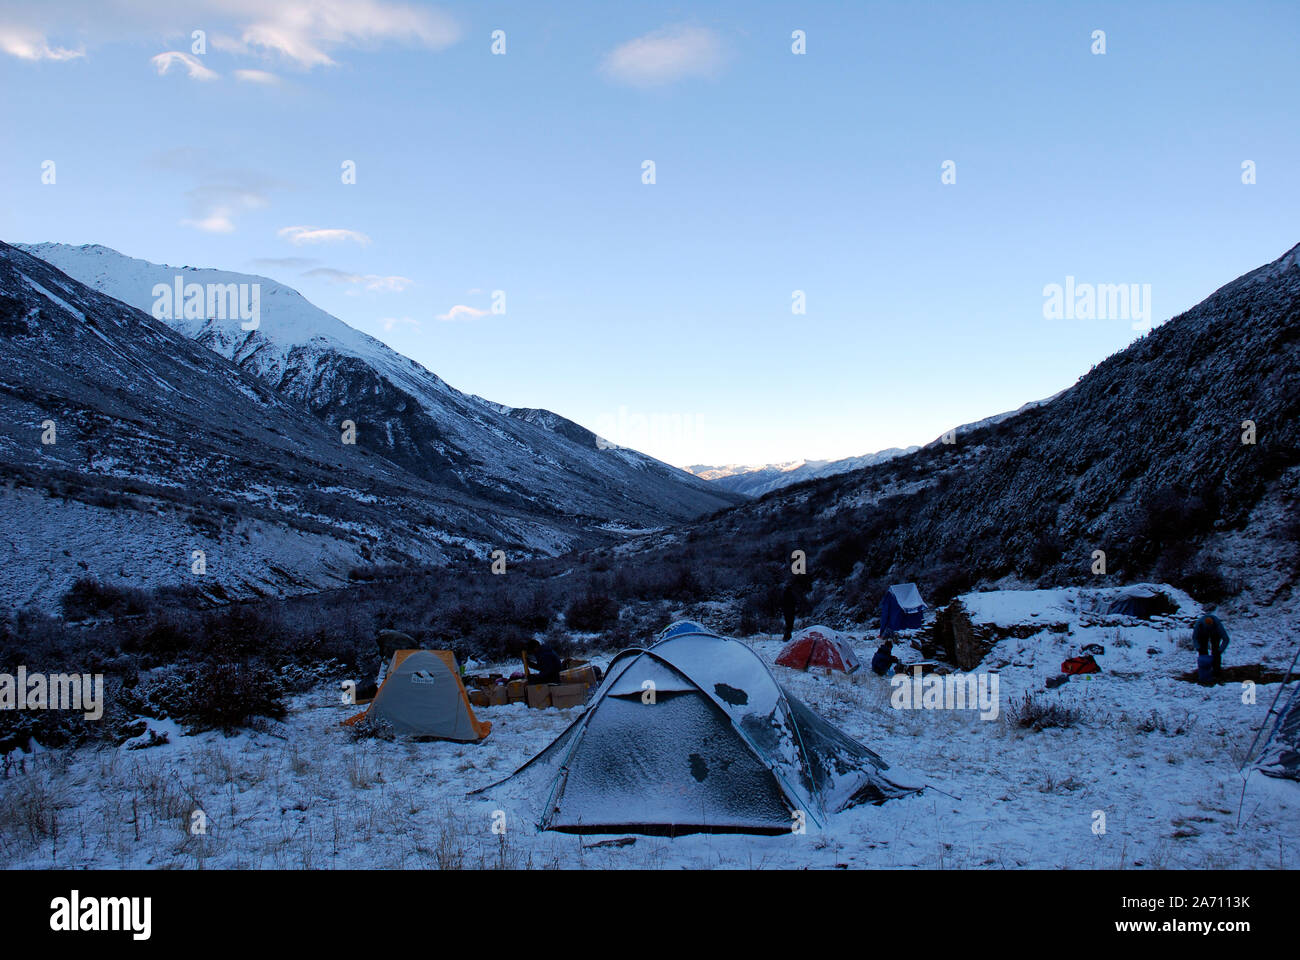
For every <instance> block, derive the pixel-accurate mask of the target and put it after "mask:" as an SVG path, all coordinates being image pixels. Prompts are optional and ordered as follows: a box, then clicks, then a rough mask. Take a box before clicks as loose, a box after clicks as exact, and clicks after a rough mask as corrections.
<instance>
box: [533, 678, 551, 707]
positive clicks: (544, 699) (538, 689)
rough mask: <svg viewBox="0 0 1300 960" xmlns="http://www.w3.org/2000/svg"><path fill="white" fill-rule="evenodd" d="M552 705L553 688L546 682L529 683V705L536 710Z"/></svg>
mask: <svg viewBox="0 0 1300 960" xmlns="http://www.w3.org/2000/svg"><path fill="white" fill-rule="evenodd" d="M550 705H551V688H550V687H549V686H548V685H547V684H545V683H530V684H529V685H528V706H530V707H532V708H533V709H534V710H542V709H544V708H546V707H549V706H550Z"/></svg>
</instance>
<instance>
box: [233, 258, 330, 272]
mask: <svg viewBox="0 0 1300 960" xmlns="http://www.w3.org/2000/svg"><path fill="white" fill-rule="evenodd" d="M249 263H251V264H252V265H253V266H255V267H272V268H275V269H282V270H302V269H304V268H306V267H314V266H315V265H316V264H318V263H320V261H319V260H317V259H315V258H314V257H257V258H256V259H253V260H250V261H249Z"/></svg>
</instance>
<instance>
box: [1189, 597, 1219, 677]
mask: <svg viewBox="0 0 1300 960" xmlns="http://www.w3.org/2000/svg"><path fill="white" fill-rule="evenodd" d="M1192 641H1193V642H1194V643H1195V644H1196V653H1197V657H1196V673H1197V679H1199V680H1200V682H1201V683H1213V682H1214V680H1215V679H1216V678H1217V677H1218V676H1219V673H1220V671H1221V670H1222V669H1223V651H1225V650H1227V649H1228V631H1227V630H1226V629H1224V626H1223V621H1221V620H1220V619H1219V618H1218V617H1216V616H1215V615H1214V614H1212V613H1206V614H1205V615H1204V616H1203V617H1201V618H1200V619H1199V620H1197V621H1196V626H1195V627H1193V628H1192Z"/></svg>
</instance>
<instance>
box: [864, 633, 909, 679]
mask: <svg viewBox="0 0 1300 960" xmlns="http://www.w3.org/2000/svg"><path fill="white" fill-rule="evenodd" d="M895 664H897V665H899V666H902V664H903V661H902V660H899V659H898V657H896V656H894V641H893V640H886V641H885V642H884V643H882V644H881V645H880V646H879V647H877V648H876V653H875V656H873V657H872V658H871V669H872V671H873V672H875V673H876V674H877V675H878V676H882V677H883V676H886V675H887V674H888V673H889V668H890V667H892V666H894V665H895Z"/></svg>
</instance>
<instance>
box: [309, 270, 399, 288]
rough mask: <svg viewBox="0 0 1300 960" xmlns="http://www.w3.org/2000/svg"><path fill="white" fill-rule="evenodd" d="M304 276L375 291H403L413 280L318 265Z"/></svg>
mask: <svg viewBox="0 0 1300 960" xmlns="http://www.w3.org/2000/svg"><path fill="white" fill-rule="evenodd" d="M303 276H305V277H324V278H325V279H326V280H333V281H334V282H335V283H345V284H347V285H349V286H353V287H362V288H363V289H366V290H370V291H373V292H375V293H401V292H402V291H403V290H405V289H406V288H407V287H409V286H410V285H411V284H412V282H413V281H412V280H411V278H410V277H397V276H392V277H384V276H380V275H379V274H377V273H364V274H363V273H348V272H347V271H346V270H335V269H334V268H333V267H317V268H316V269H314V270H308V271H307V272H306V273H304V274H303Z"/></svg>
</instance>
